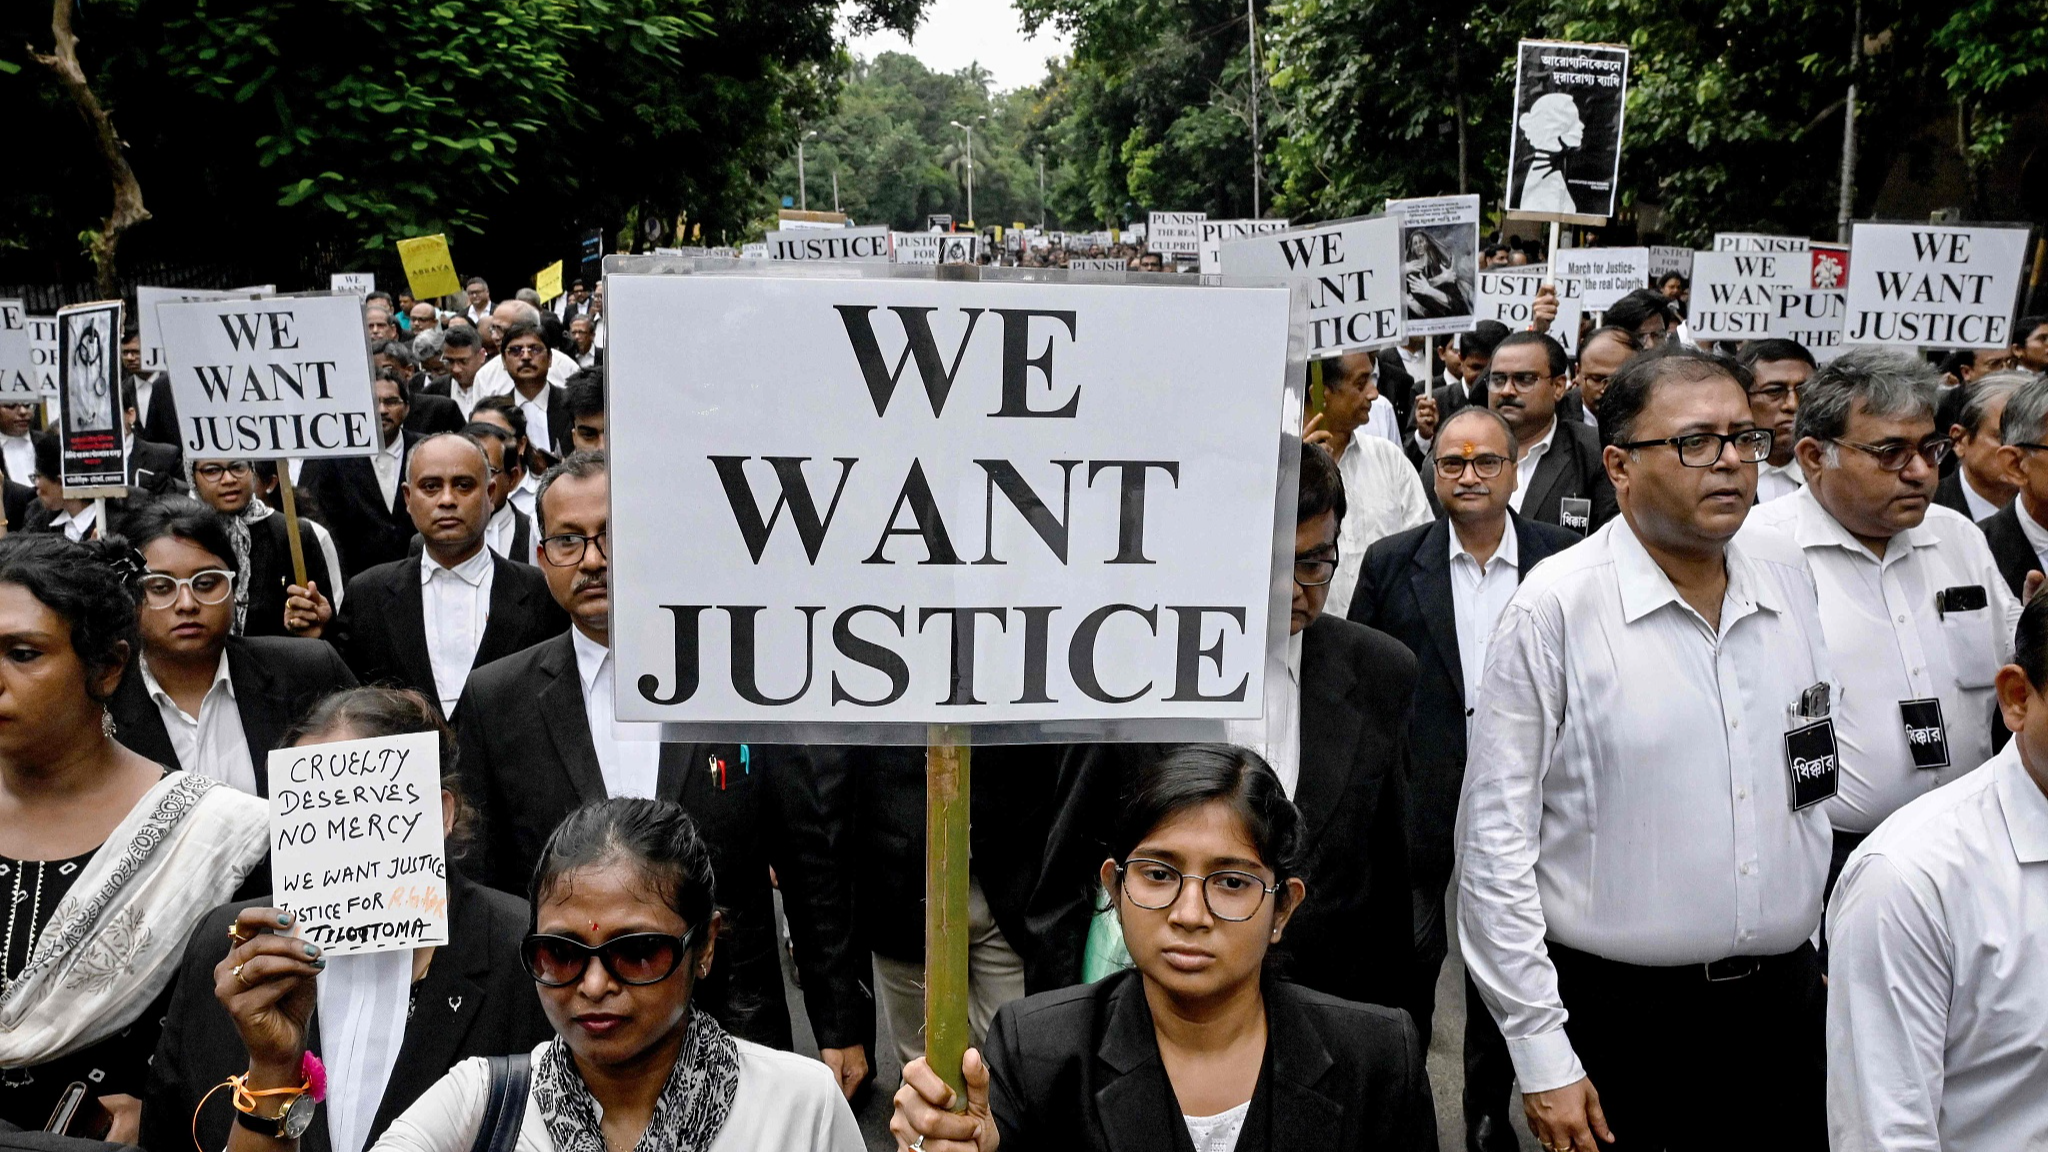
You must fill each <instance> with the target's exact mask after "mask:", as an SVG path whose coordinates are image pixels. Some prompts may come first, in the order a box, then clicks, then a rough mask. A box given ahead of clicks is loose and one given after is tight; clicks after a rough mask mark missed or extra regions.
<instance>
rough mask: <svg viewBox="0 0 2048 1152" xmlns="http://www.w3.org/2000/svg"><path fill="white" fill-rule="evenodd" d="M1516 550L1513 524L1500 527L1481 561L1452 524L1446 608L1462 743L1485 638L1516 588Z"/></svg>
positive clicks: (1468, 735)
mask: <svg viewBox="0 0 2048 1152" xmlns="http://www.w3.org/2000/svg"><path fill="white" fill-rule="evenodd" d="M1521 562H1522V561H1521V552H1520V550H1519V545H1518V544H1517V543H1516V541H1515V522H1514V520H1513V519H1512V518H1510V519H1508V520H1507V521H1506V522H1505V523H1504V524H1503V525H1502V527H1501V533H1500V543H1499V544H1498V545H1497V546H1495V548H1494V550H1493V555H1492V556H1491V557H1490V558H1488V560H1487V561H1486V563H1484V564H1481V563H1480V562H1479V560H1478V558H1477V557H1475V556H1473V555H1472V553H1471V551H1470V550H1468V549H1467V548H1466V547H1465V542H1464V541H1463V540H1460V539H1458V528H1457V525H1455V524H1453V525H1452V526H1451V611H1452V616H1453V618H1454V620H1455V622H1456V624H1457V627H1458V665H1459V668H1460V670H1462V671H1463V672H1464V674H1465V743H1466V746H1467V747H1470V746H1471V743H1472V720H1473V717H1474V715H1476V709H1477V708H1478V705H1479V681H1480V677H1481V676H1482V675H1484V674H1485V672H1486V641H1487V638H1488V637H1490V636H1492V635H1493V627H1494V625H1495V624H1497V623H1499V622H1500V614H1501V613H1502V612H1505V611H1507V607H1508V601H1510V600H1513V599H1514V598H1515V589H1516V588H1518V587H1520V586H1521V583H1522V574H1521V570H1520V565H1521Z"/></svg>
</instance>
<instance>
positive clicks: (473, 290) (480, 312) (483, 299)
mask: <svg viewBox="0 0 2048 1152" xmlns="http://www.w3.org/2000/svg"><path fill="white" fill-rule="evenodd" d="M462 294H463V295H465V296H467V297H469V307H468V308H466V309H464V310H463V313H462V314H463V315H464V316H467V317H469V322H470V323H472V324H476V325H481V324H482V323H483V320H484V317H486V316H489V315H490V314H491V307H492V305H491V286H490V285H489V284H486V283H484V278H483V277H481V276H471V277H470V278H469V279H467V280H465V281H463V282H462Z"/></svg>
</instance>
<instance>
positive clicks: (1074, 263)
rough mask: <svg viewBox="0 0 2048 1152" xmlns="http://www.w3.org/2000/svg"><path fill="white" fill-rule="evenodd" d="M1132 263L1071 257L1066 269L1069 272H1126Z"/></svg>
mask: <svg viewBox="0 0 2048 1152" xmlns="http://www.w3.org/2000/svg"><path fill="white" fill-rule="evenodd" d="M1130 267H1131V262H1130V261H1128V260H1118V259H1096V258H1095V257H1092V256H1073V257H1069V258H1068V260H1067V263H1066V269H1067V271H1069V272H1126V271H1129V270H1130Z"/></svg>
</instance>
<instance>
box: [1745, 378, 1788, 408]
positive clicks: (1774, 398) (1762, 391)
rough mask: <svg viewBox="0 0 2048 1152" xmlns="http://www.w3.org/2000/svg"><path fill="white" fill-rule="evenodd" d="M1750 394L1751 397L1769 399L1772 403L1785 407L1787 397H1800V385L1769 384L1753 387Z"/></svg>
mask: <svg viewBox="0 0 2048 1152" xmlns="http://www.w3.org/2000/svg"><path fill="white" fill-rule="evenodd" d="M1749 395H1750V398H1751V399H1759V398H1760V399H1764V400H1769V401H1770V402H1771V403H1773V404H1776V405H1778V406H1780V407H1783V406H1784V403H1785V397H1787V396H1790V397H1792V398H1793V399H1795V400H1797V399H1798V398H1799V385H1797V384H1767V385H1765V386H1764V387H1762V388H1756V389H1752V390H1751V391H1750V394H1749Z"/></svg>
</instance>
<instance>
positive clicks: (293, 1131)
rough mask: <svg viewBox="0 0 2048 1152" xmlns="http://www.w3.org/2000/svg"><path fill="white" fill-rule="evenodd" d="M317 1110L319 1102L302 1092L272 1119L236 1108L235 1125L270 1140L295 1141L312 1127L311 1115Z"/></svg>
mask: <svg viewBox="0 0 2048 1152" xmlns="http://www.w3.org/2000/svg"><path fill="white" fill-rule="evenodd" d="M319 1108H320V1103H319V1101H317V1100H314V1099H313V1097H312V1096H311V1095H310V1094H308V1093H304V1092H302V1093H300V1094H298V1095H297V1096H294V1097H292V1098H291V1101H290V1102H289V1103H287V1104H286V1105H285V1106H284V1111H282V1112H280V1113H278V1114H277V1115H276V1116H274V1117H272V1116H258V1115H256V1114H255V1113H253V1112H244V1111H242V1110H241V1109H239V1108H238V1109H236V1110H235V1123H237V1124H240V1125H241V1126H242V1127H244V1128H247V1129H248V1130H249V1131H251V1132H255V1133H258V1134H260V1135H264V1136H268V1137H270V1138H271V1139H272V1140H297V1139H298V1138H299V1137H301V1136H304V1135H305V1134H306V1129H308V1128H311V1127H312V1126H313V1113H314V1112H316V1111H318V1110H319Z"/></svg>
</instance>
